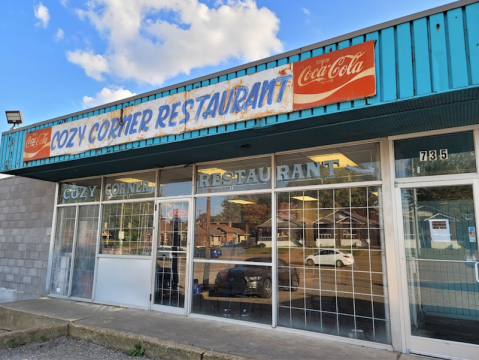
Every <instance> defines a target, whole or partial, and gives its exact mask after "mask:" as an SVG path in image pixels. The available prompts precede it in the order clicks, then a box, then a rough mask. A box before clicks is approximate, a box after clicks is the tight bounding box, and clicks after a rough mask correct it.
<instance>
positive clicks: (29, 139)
mask: <svg viewBox="0 0 479 360" xmlns="http://www.w3.org/2000/svg"><path fill="white" fill-rule="evenodd" d="M51 136H52V128H51V127H49V128H46V129H41V130H37V131H32V132H29V133H27V134H26V135H25V148H24V150H23V161H31V160H37V159H43V158H46V157H49V156H50V140H51Z"/></svg>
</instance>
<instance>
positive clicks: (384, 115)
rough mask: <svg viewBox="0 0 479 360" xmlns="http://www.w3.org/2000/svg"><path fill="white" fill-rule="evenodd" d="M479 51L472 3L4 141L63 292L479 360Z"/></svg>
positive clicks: (50, 287) (477, 8) (0, 156)
mask: <svg viewBox="0 0 479 360" xmlns="http://www.w3.org/2000/svg"><path fill="white" fill-rule="evenodd" d="M478 43H479V3H478V2H474V1H468V0H465V1H459V2H456V3H453V4H449V5H446V6H443V7H440V8H436V9H431V10H429V11H426V12H423V13H419V14H415V15H412V16H409V17H406V18H401V19H398V20H395V21H391V22H389V23H385V24H380V25H378V26H375V27H372V28H368V29H364V30H361V31H358V32H356V33H352V34H347V35H344V36H341V37H338V38H335V39H331V40H328V41H325V42H322V43H318V44H314V45H311V46H309V47H307V48H302V49H299V50H296V51H291V52H289V53H285V54H280V55H277V56H274V57H271V58H268V59H264V60H260V61H257V62H255V63H251V64H247V65H245V66H241V67H237V68H234V69H230V70H228V71H224V72H221V73H217V74H212V75H210V76H205V77H203V78H200V79H195V80H192V81H189V82H185V83H182V84H178V85H174V86H169V87H167V88H164V89H160V90H158V91H154V92H150V93H147V94H143V95H139V96H135V97H134V98H131V99H128V100H124V101H119V102H116V103H112V104H108V106H105V107H98V108H95V109H92V110H88V111H83V112H79V113H76V114H72V115H67V116H65V117H61V118H58V119H53V120H49V121H46V122H44V123H41V124H35V125H33V126H30V127H25V128H22V129H17V130H12V131H9V132H6V133H4V134H3V135H2V142H1V144H2V148H1V153H0V170H1V171H2V172H4V173H7V174H14V175H18V176H25V177H31V178H36V179H41V180H47V181H52V182H56V183H57V192H56V200H55V203H56V207H55V210H54V214H53V217H54V220H53V231H52V233H53V234H52V240H51V248H50V255H49V269H48V275H47V283H46V289H47V291H46V292H47V293H48V294H49V295H50V296H57V297H62V298H70V299H75V300H82V301H94V302H97V303H105V304H113V305H115V304H116V305H126V306H132V307H137V308H144V309H150V310H156V311H164V312H169V313H176V314H179V315H184V316H196V317H202V318H204V320H205V321H209V320H211V319H215V320H221V321H225V322H229V323H231V324H232V326H234V324H238V322H242V323H244V322H247V323H251V324H254V325H255V326H264V327H268V328H270V327H273V328H274V329H277V330H281V331H294V332H303V333H304V334H307V335H314V336H317V337H323V338H325V337H326V338H328V337H329V338H331V339H334V340H335V341H347V342H351V343H358V344H362V345H366V346H371V347H377V348H384V349H388V350H396V351H401V352H412V353H419V354H430V355H436V356H440V357H445V358H447V357H449V358H451V357H455V358H465V359H473V358H477V354H478V353H479V337H478V336H477V334H478V333H479V262H478V259H479V254H478V251H477V235H476V223H477V222H478V221H479V217H478V216H479V215H478V210H477V207H478V205H479V203H478V196H479V195H478V194H479V173H478V166H479V165H478V161H479V160H478V159H479V157H478V155H477V154H476V152H477V151H476V149H477V146H478V141H479V106H478V105H479V86H478V85H479V46H478ZM312 341H313V342H312V344H313V343H314V340H312Z"/></svg>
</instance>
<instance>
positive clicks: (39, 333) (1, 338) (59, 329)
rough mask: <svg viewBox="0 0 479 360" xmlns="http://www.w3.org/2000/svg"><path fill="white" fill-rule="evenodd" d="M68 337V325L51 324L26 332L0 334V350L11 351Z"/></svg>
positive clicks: (17, 331)
mask: <svg viewBox="0 0 479 360" xmlns="http://www.w3.org/2000/svg"><path fill="white" fill-rule="evenodd" d="M61 336H68V324H67V323H63V324H53V325H49V326H43V327H38V328H34V329H28V330H16V331H12V332H7V333H2V334H0V349H11V348H15V347H19V346H22V345H25V344H27V343H33V342H45V341H48V340H53V339H57V338H59V337H61Z"/></svg>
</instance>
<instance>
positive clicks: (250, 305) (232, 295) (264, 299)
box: [192, 262, 272, 324]
mask: <svg viewBox="0 0 479 360" xmlns="http://www.w3.org/2000/svg"><path fill="white" fill-rule="evenodd" d="M271 271H272V270H271V266H267V265H244V264H236V265H232V264H224V263H218V262H213V263H198V262H195V263H194V269H193V276H194V279H193V283H194V285H193V300H192V312H193V313H196V314H205V315H211V316H217V317H222V318H230V319H235V320H241V321H248V322H254V323H261V324H271V316H272V314H271V311H272V306H271V304H272V302H271V291H272V282H271V279H272V276H271ZM263 289H264V290H263ZM258 291H259V292H260V293H258Z"/></svg>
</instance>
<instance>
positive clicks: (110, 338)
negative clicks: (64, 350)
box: [68, 323, 251, 360]
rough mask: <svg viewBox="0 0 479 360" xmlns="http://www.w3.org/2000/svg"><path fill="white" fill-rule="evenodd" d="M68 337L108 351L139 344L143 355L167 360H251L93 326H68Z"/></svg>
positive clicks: (127, 349) (72, 324)
mask: <svg viewBox="0 0 479 360" xmlns="http://www.w3.org/2000/svg"><path fill="white" fill-rule="evenodd" d="M68 335H69V336H71V337H72V338H75V339H81V340H84V341H89V342H92V343H94V344H97V345H101V346H105V347H108V348H110V349H115V350H120V351H125V352H128V351H129V350H130V349H133V348H134V347H135V344H141V346H142V347H143V348H145V350H146V351H145V355H147V356H148V357H158V358H160V359H168V360H174V359H178V360H251V358H245V357H241V356H234V355H231V354H226V353H221V352H217V351H214V350H208V351H206V350H205V349H201V348H199V347H196V346H193V345H184V344H179V343H175V342H171V341H162V340H159V339H157V338H152V337H147V336H140V335H138V336H136V335H132V334H129V333H125V332H121V331H112V330H103V329H99V328H96V327H93V326H86V325H77V324H75V323H69V324H68Z"/></svg>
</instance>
